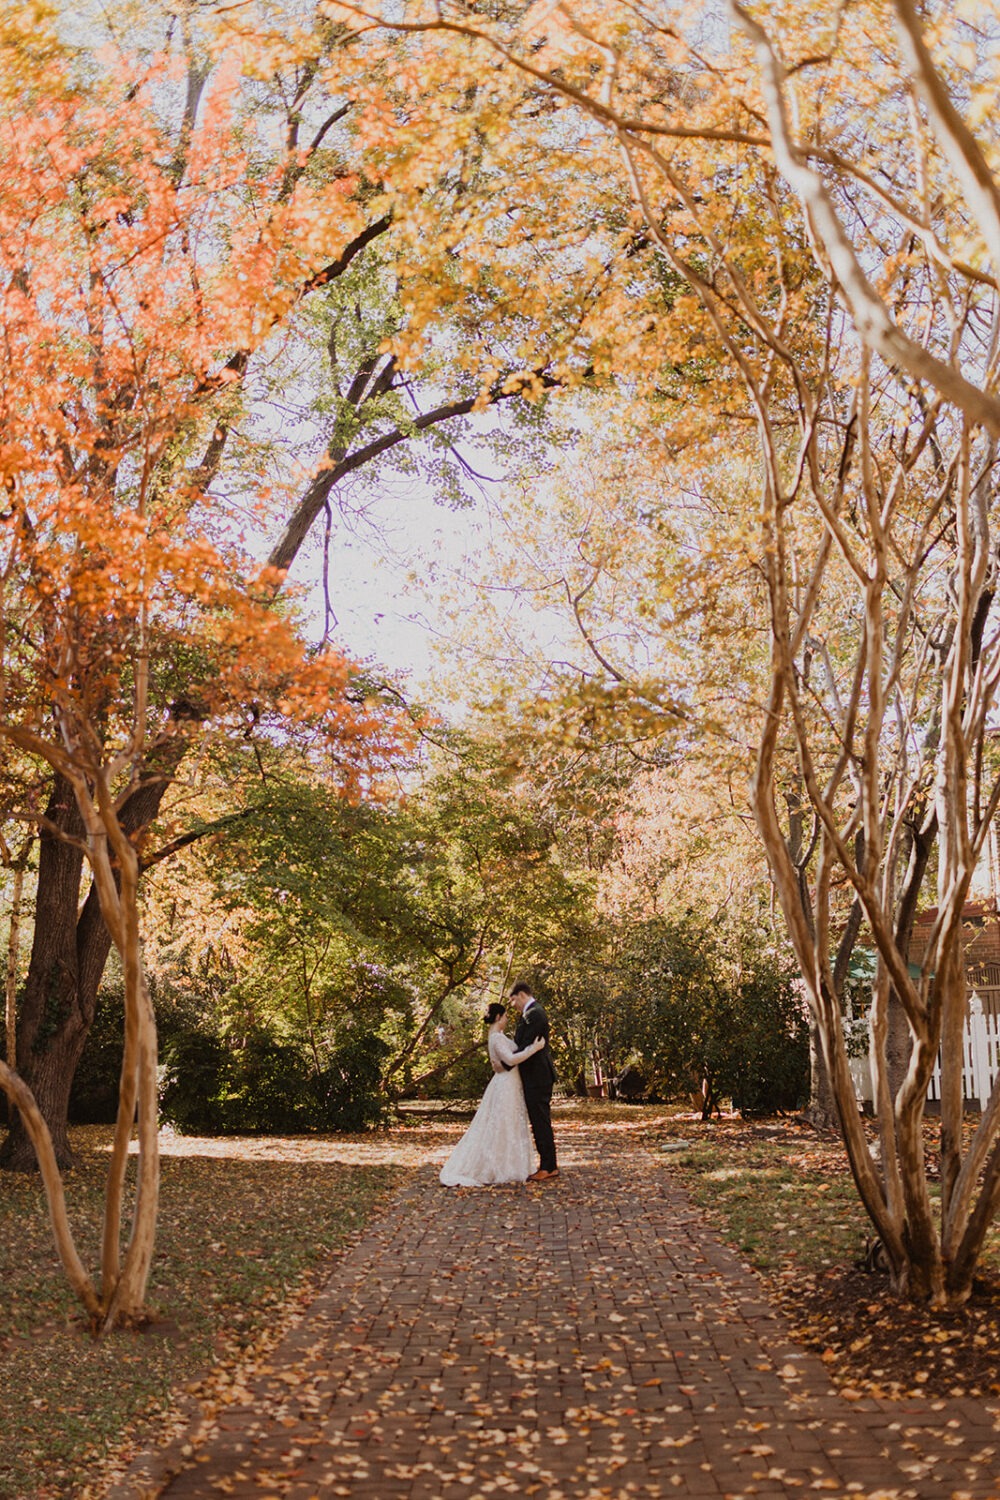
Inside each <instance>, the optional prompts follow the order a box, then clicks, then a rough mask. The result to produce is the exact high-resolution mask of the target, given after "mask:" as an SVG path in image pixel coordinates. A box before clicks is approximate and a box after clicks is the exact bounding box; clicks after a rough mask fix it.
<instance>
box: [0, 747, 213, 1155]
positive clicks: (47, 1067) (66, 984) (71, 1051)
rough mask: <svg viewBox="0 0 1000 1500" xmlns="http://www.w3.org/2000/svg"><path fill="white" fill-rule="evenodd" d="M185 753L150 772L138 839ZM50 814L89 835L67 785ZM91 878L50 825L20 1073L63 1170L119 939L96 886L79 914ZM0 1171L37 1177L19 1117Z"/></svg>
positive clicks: (135, 801)
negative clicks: (81, 1076)
mask: <svg viewBox="0 0 1000 1500" xmlns="http://www.w3.org/2000/svg"><path fill="white" fill-rule="evenodd" d="M185 748H186V742H185V741H184V740H183V738H182V737H180V736H178V737H176V738H174V739H172V740H171V741H169V742H168V744H167V746H166V747H165V751H164V754H162V755H161V756H160V758H159V759H158V761H157V764H156V766H155V768H154V767H151V769H150V770H149V772H148V773H147V775H146V778H145V779H144V781H143V782H142V784H141V785H140V786H139V788H138V789H137V790H136V791H135V792H134V793H133V794H132V796H131V797H130V798H129V800H128V802H127V804H126V805H125V807H124V808H123V809H122V813H121V823H122V826H123V828H124V829H125V830H126V832H127V833H129V834H130V835H131V834H134V833H136V832H137V831H139V830H141V829H142V828H145V827H147V826H148V825H149V824H150V823H151V822H152V821H153V819H154V818H155V816H156V814H157V812H158V811H159V807H160V803H161V801H162V800H163V796H164V793H165V792H166V790H167V787H168V785H169V783H170V778H171V775H172V774H173V772H174V771H175V770H176V767H177V765H178V764H179V762H180V759H181V756H182V755H183V752H184V749H185ZM45 816H46V818H47V820H48V821H49V823H51V824H53V825H54V826H55V827H57V828H59V829H61V830H62V831H63V833H64V834H66V835H67V836H68V837H70V838H82V837H83V824H82V822H81V819H80V815H79V812H78V811H77V807H76V801H75V798H74V796H73V792H72V789H71V787H70V786H69V784H68V783H67V782H66V781H64V780H63V778H62V777H57V778H56V781H55V785H54V788H53V792H52V796H51V798H50V800H49V804H48V807H47V808H46V810H45ZM82 873H83V852H82V849H81V848H79V847H78V846H77V845H76V844H71V843H67V842H66V841H65V840H64V839H61V838H59V836H58V835H57V834H56V833H55V832H54V831H52V830H51V829H49V828H46V827H44V826H43V828H42V832H41V838H40V842H39V857H38V892H37V895H36V898H35V933H34V938H33V941H32V945H31V959H30V962H29V965H28V977H27V979H26V981H25V988H24V1003H23V1006H22V1012H21V1024H20V1027H19V1035H18V1048H17V1071H18V1073H19V1074H20V1076H21V1077H22V1078H23V1080H24V1082H25V1083H26V1084H27V1085H28V1088H29V1089H30V1090H31V1093H32V1095H33V1096H34V1099H35V1102H36V1103H37V1105H38V1108H39V1110H40V1111H41V1114H42V1116H43V1118H44V1120H45V1122H46V1124H47V1125H48V1128H49V1133H50V1135H51V1137H52V1145H53V1149H54V1151H55V1154H56V1160H57V1162H58V1163H59V1166H60V1168H61V1169H62V1170H65V1169H66V1168H68V1167H71V1166H72V1165H73V1153H72V1151H71V1149H70V1144H69V1135H68V1130H67V1126H68V1116H69V1097H70V1093H71V1091H72V1087H73V1078H74V1075H75V1073H76V1069H77V1065H78V1064H79V1061H80V1058H81V1057H82V1055H83V1049H84V1047H85V1046H86V1043H87V1037H88V1036H89V1035H90V1028H91V1026H92V1025H93V1022H94V1015H95V1013H96V1009H97V994H98V990H99V989H100V984H101V979H102V977H103V974H104V966H105V964H106V963H107V960H108V954H109V953H110V951H111V935H110V933H109V932H108V929H107V927H106V925H105V923H104V919H103V917H102V916H101V908H100V903H99V902H98V899H97V891H96V888H95V887H94V886H91V889H90V891H89V892H88V895H87V899H86V900H85V901H84V903H83V907H82V908H81V907H80V880H81V876H82ZM0 1167H2V1168H4V1169H6V1170H7V1171H10V1172H33V1171H35V1170H36V1169H37V1162H36V1159H35V1148H34V1146H33V1145H32V1143H31V1138H30V1136H29V1135H28V1132H27V1130H26V1129H25V1127H24V1122H23V1121H22V1120H21V1118H20V1116H19V1115H15V1118H14V1120H13V1122H12V1123H11V1125H10V1128H9V1131H8V1135H7V1139H6V1140H5V1141H4V1144H3V1147H2V1149H0Z"/></svg>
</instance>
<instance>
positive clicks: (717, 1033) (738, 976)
mask: <svg viewBox="0 0 1000 1500" xmlns="http://www.w3.org/2000/svg"><path fill="white" fill-rule="evenodd" d="M589 994H590V998H589V1003H587V1004H584V1005H583V1006H579V1007H578V1008H577V1011H576V1014H575V1016H574V1017H573V1025H574V1028H575V1032H576V1035H577V1037H578V1043H577V1046H578V1054H579V1057H580V1059H581V1060H582V1062H583V1064H584V1066H585V1059H586V1052H587V1050H588V1048H595V1049H596V1050H597V1051H598V1053H599V1055H601V1056H602V1057H603V1058H604V1059H605V1060H606V1066H607V1068H608V1071H610V1072H611V1073H612V1074H613V1075H614V1074H620V1073H621V1072H622V1071H623V1070H624V1069H625V1067H627V1066H629V1067H633V1068H635V1069H637V1070H638V1071H639V1073H640V1074H641V1075H642V1077H643V1079H644V1081H645V1084H646V1092H647V1095H649V1096H651V1097H654V1098H661V1099H662V1098H675V1097H678V1096H680V1095H684V1094H690V1093H699V1092H700V1093H702V1096H703V1099H704V1109H705V1112H706V1114H707V1113H708V1112H709V1111H710V1110H711V1109H713V1108H715V1107H717V1106H718V1104H719V1103H720V1102H721V1100H722V1099H723V1098H729V1099H731V1100H732V1102H733V1104H734V1105H735V1106H736V1107H738V1108H739V1109H741V1110H742V1111H743V1112H744V1113H748V1114H757V1113H767V1112H772V1111H775V1110H785V1109H793V1108H796V1107H797V1106H798V1105H799V1104H801V1103H802V1102H803V1100H804V1099H805V1098H807V1096H808V1087H809V1045H808V1025H807V1020H806V1014H805V1010H804V1007H803V1004H802V1001H801V998H800V996H799V993H798V990H797V987H796V984H795V976H794V970H793V969H792V967H791V966H790V964H789V962H788V960H787V958H786V957H785V956H784V955H782V954H780V953H777V952H775V951H774V950H773V949H772V948H771V947H770V946H769V945H768V944H767V943H765V942H763V941H762V940H761V939H760V937H759V936H758V935H757V934H756V933H755V932H753V931H752V930H748V929H739V928H736V929H734V930H726V929H724V928H723V929H720V928H717V927H709V928H705V927H702V926H700V925H699V924H698V923H697V922H696V921H695V920H694V919H693V918H692V917H690V916H687V917H682V918H675V919H673V920H667V919H663V918H652V919H649V920H647V921H643V922H635V923H632V924H625V923H622V924H621V925H620V926H619V927H618V928H617V929H616V931H615V932H614V934H613V935H612V936H611V937H610V938H609V948H608V959H607V966H606V968H605V970H604V973H603V974H601V975H595V976H594V979H593V981H592V987H591V990H590V992H589Z"/></svg>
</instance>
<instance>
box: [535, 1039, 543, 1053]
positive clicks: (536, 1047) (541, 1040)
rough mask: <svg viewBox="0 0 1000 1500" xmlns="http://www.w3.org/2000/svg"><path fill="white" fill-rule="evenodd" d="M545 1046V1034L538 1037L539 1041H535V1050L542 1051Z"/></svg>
mask: <svg viewBox="0 0 1000 1500" xmlns="http://www.w3.org/2000/svg"><path fill="white" fill-rule="evenodd" d="M544 1046H545V1038H544V1037H543V1036H540V1037H539V1038H538V1040H537V1042H536V1043H535V1051H536V1052H541V1050H542V1048H543V1047H544Z"/></svg>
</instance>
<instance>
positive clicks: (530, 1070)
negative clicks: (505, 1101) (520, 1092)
mask: <svg viewBox="0 0 1000 1500" xmlns="http://www.w3.org/2000/svg"><path fill="white" fill-rule="evenodd" d="M540 1036H543V1037H544V1038H545V1046H544V1047H543V1048H542V1049H541V1051H539V1052H536V1053H535V1055H534V1056H533V1057H529V1058H526V1059H525V1061H524V1062H523V1063H521V1084H522V1086H523V1088H524V1102H525V1105H526V1106H527V1109H528V1119H529V1121H530V1122H531V1133H532V1135H533V1136H534V1138H535V1145H536V1146H537V1148H538V1155H539V1159H540V1168H541V1171H543V1172H554V1171H555V1170H556V1143H555V1138H554V1137H553V1134H552V1085H553V1083H554V1082H555V1077H556V1070H555V1068H554V1067H553V1065H552V1053H551V1052H550V1051H549V1021H548V1017H547V1016H546V1014H545V1012H544V1010H543V1009H542V1007H541V1006H540V1005H539V1003H538V1001H537V1000H533V1001H532V1002H531V1004H530V1005H529V1006H528V1007H527V1008H526V1009H525V1011H524V1014H523V1015H522V1016H521V1019H520V1021H518V1023H517V1030H516V1031H515V1033H514V1046H515V1047H516V1048H517V1050H518V1051H519V1052H520V1050H521V1048H522V1047H527V1046H529V1045H530V1044H531V1043H532V1042H534V1041H537V1039H538V1038H539V1037H540Z"/></svg>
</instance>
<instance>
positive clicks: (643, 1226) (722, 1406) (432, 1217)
mask: <svg viewBox="0 0 1000 1500" xmlns="http://www.w3.org/2000/svg"><path fill="white" fill-rule="evenodd" d="M561 1165H562V1168H563V1175H562V1177H561V1179H560V1180H559V1182H558V1183H552V1184H549V1185H546V1186H537V1187H530V1188H496V1189H488V1190H478V1191H475V1190H454V1189H453V1190H450V1191H449V1190H446V1189H444V1188H441V1187H439V1186H438V1184H437V1179H436V1171H435V1170H433V1169H431V1168H424V1169H423V1170H422V1171H421V1172H420V1173H419V1174H418V1175H417V1177H416V1179H415V1180H413V1181H411V1182H410V1184H409V1185H408V1186H407V1187H406V1188H405V1189H404V1190H403V1191H402V1192H401V1193H400V1194H399V1195H398V1196H397V1197H396V1198H395V1199H394V1200H393V1201H392V1203H391V1204H390V1206H389V1207H388V1209H387V1210H386V1211H385V1213H384V1214H383V1215H382V1217H381V1218H380V1219H378V1220H377V1221H376V1222H375V1223H373V1224H372V1225H371V1226H369V1228H368V1229H367V1230H366V1231H365V1232H364V1234H363V1236H362V1237H361V1238H360V1239H359V1241H358V1242H357V1243H356V1244H355V1245H354V1246H353V1247H352V1248H351V1249H350V1250H349V1251H348V1252H347V1253H346V1254H345V1255H344V1256H343V1257H342V1258H341V1259H340V1260H338V1262H337V1264H336V1267H335V1269H334V1271H333V1274H332V1276H331V1279H330V1281H329V1283H328V1285H327V1286H326V1288H325V1289H324V1291H323V1292H322V1293H321V1295H320V1296H319V1297H318V1298H317V1299H316V1301H315V1302H314V1304H313V1305H312V1307H311V1308H310V1309H309V1312H308V1315H307V1316H306V1317H304V1318H303V1319H302V1320H301V1321H300V1322H299V1323H298V1324H297V1325H296V1326H294V1327H293V1328H292V1329H291V1331H290V1332H289V1334H288V1335H287V1337H286V1338H285V1339H284V1341H283V1342H282V1343H281V1344H280V1346H279V1347H278V1348H277V1349H276V1350H275V1352H274V1354H273V1356H272V1358H271V1360H270V1363H269V1365H268V1367H267V1368H265V1369H263V1370H261V1371H258V1372H256V1373H255V1374H254V1375H253V1376H252V1377H248V1379H247V1381H246V1384H245V1386H244V1387H243V1388H242V1390H239V1389H238V1390H237V1393H236V1399H235V1400H234V1402H233V1403H231V1404H229V1405H226V1406H224V1407H223V1408H221V1409H220V1410H218V1411H215V1412H214V1413H207V1414H203V1415H202V1417H201V1419H200V1421H199V1422H197V1423H196V1424H195V1425H194V1426H193V1428H192V1430H191V1431H190V1432H189V1433H188V1434H187V1435H186V1436H185V1438H184V1439H182V1440H178V1441H177V1442H175V1443H174V1444H173V1445H172V1446H170V1447H168V1448H166V1449H164V1450H162V1451H161V1452H159V1453H155V1454H150V1455H145V1456H143V1457H140V1459H138V1460H137V1461H136V1462H135V1463H134V1464H133V1465H132V1468H131V1469H130V1471H129V1473H128V1475H127V1476H126V1478H125V1480H124V1481H122V1482H120V1483H119V1484H117V1485H115V1486H114V1488H113V1489H112V1490H110V1491H109V1493H108V1500H137V1497H140V1496H141V1497H151V1496H160V1495H162V1496H166V1497H169V1500H187V1497H204V1496H209V1495H217V1494H218V1495H223V1494H224V1495H234V1496H256V1497H268V1496H281V1497H283V1500H312V1497H322V1500H325V1497H328V1496H331V1497H332V1496H341V1495H344V1496H351V1497H356V1500H367V1497H371V1500H374V1497H376V1496H377V1497H379V1500H404V1497H405V1500H451V1497H462V1500H477V1497H480V1496H487V1495H496V1496H504V1495H510V1494H518V1495H526V1496H527V1495H537V1496H539V1497H541V1500H561V1497H562V1500H569V1497H572V1500H584V1497H595V1500H596V1497H598V1496H612V1497H623V1496H632V1495H636V1496H649V1495H666V1496H670V1495H678V1496H693V1497H729V1500H737V1497H742V1496H757V1497H761V1500H785V1497H788V1496H806V1495H811V1494H816V1495H827V1496H842V1497H845V1496H849V1495H855V1496H869V1497H873V1496H879V1497H885V1500H888V1497H898V1500H904V1497H919V1500H922V1497H931V1496H933V1497H934V1500H948V1497H951V1500H959V1497H970V1500H972V1497H975V1500H986V1497H994V1500H995V1497H1000V1419H998V1418H997V1416H996V1413H995V1412H994V1411H993V1410H992V1409H990V1408H989V1407H987V1406H986V1405H984V1403H982V1402H975V1401H953V1402H949V1403H947V1404H942V1403H938V1409H937V1410H935V1409H933V1407H932V1406H931V1404H930V1403H924V1404H920V1403H916V1402H909V1403H889V1402H885V1403H882V1402H876V1401H874V1400H867V1399H866V1400H861V1401H854V1402H850V1403H848V1402H846V1401H844V1400H843V1399H842V1398H841V1397H839V1396H838V1395H837V1394H836V1393H835V1392H834V1391H833V1389H832V1388H831V1387H830V1385H829V1383H828V1381H827V1377H826V1374H825V1370H824V1367H823V1365H822V1364H821V1362H820V1361H819V1360H817V1359H815V1358H814V1357H813V1356H812V1355H809V1354H807V1353H806V1352H804V1351H803V1350H802V1349H801V1348H799V1347H798V1346H796V1345H795V1344H793V1343H792V1342H791V1341H790V1339H789V1337H788V1335H787V1331H786V1329H785V1326H784V1324H783V1321H782V1319H781V1317H780V1316H778V1315H777V1314H776V1313H775V1312H774V1311H773V1310H772V1309H771V1308H770V1307H769V1305H768V1303H767V1301H766V1300H765V1298H764V1296H763V1294H762V1289H761V1286H760V1283H759V1282H758V1281H757V1280H756V1278H755V1277H754V1275H753V1274H752V1273H751V1272H750V1271H749V1270H748V1269H747V1268H746V1267H745V1266H744V1265H743V1264H742V1263H741V1262H740V1261H739V1259H738V1258H737V1257H736V1255H734V1254H733V1253H732V1252H731V1251H730V1250H728V1249H726V1248H725V1247H724V1246H722V1245H721V1244H720V1243H719V1241H718V1240H717V1239H716V1238H715V1237H714V1236H713V1234H712V1233H711V1232H710V1231H709V1230H708V1229H707V1228H706V1226H705V1224H704V1221H703V1220H702V1218H701V1217H700V1215H699V1213H698V1211H697V1210H696V1209H695V1208H694V1207H693V1206H692V1205H691V1204H690V1202H689V1200H688V1199H687V1197H686V1196H685V1194H684V1193H683V1191H682V1190H680V1189H679V1188H678V1187H677V1186H676V1184H675V1183H674V1182H673V1181H672V1180H671V1177H670V1172H669V1166H668V1165H667V1161H666V1159H665V1158H663V1157H658V1156H655V1155H652V1154H648V1153H646V1152H644V1151H642V1150H639V1149H637V1148H636V1147H635V1146H634V1145H632V1144H631V1143H630V1142H629V1141H628V1137H627V1134H623V1133H621V1132H616V1131H615V1130H614V1128H613V1127H603V1128H601V1127H596V1128H594V1129H592V1130H587V1131H581V1132H575V1133H574V1134H573V1135H572V1136H571V1137H569V1138H568V1139H567V1140H565V1141H564V1142H563V1149H562V1151H561Z"/></svg>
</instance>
